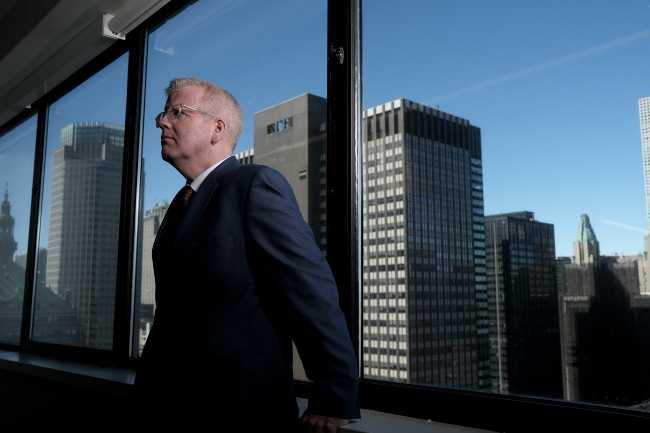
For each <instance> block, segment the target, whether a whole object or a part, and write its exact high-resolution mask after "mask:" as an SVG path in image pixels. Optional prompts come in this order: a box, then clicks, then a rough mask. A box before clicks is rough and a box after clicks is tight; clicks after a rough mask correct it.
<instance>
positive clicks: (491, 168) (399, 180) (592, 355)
mask: <svg viewBox="0 0 650 433" xmlns="http://www.w3.org/2000/svg"><path fill="white" fill-rule="evenodd" d="M649 13H650V12H649V10H648V5H647V2H641V1H631V2H626V3H624V4H623V3H621V2H617V1H600V2H589V1H573V2H563V1H551V2H544V3H530V2H516V1H498V2H468V1H465V2H460V1H454V2H446V1H424V0H423V1H416V0H412V1H408V2H405V3H400V6H399V7H395V5H394V4H393V3H391V2H388V1H382V2H375V1H372V2H365V3H364V7H363V26H362V29H363V32H364V33H363V44H364V46H363V54H364V57H363V65H364V75H363V84H364V86H363V88H364V101H363V108H364V112H363V122H364V126H363V128H362V131H363V135H364V137H363V145H362V151H361V155H362V156H361V157H362V168H361V173H360V178H361V179H362V199H361V206H362V221H363V230H362V233H363V239H362V242H363V251H362V257H361V259H360V260H361V266H362V288H363V292H362V304H363V307H362V308H363V311H362V350H363V356H362V370H363V373H364V377H365V378H367V379H377V380H383V381H392V382H400V383H408V384H416V385H424V386H432V387H447V388H455V389H462V390H472V391H484V392H486V393H497V394H517V395H527V396H536V397H550V398H554V399H558V400H568V401H580V402H591V403H602V404H607V405H615V406H622V407H627V408H636V407H639V406H638V405H641V404H642V403H644V402H647V401H648V400H650V376H649V375H648V373H647V365H648V363H649V362H650V344H649V343H650V321H649V318H650V287H649V286H648V284H649V282H648V278H647V274H648V272H649V271H650V262H649V261H648V248H650V243H649V242H648V239H650V238H648V237H647V236H646V235H647V233H648V232H647V231H646V226H647V225H648V213H647V210H646V201H647V199H646V200H644V170H645V190H646V197H648V195H647V191H649V190H650V181H648V179H649V178H650V176H649V175H648V173H650V168H649V167H650V162H649V161H648V159H650V157H649V156H648V155H650V150H648V149H650V141H649V140H650V132H649V131H650V129H649V125H650V114H649V113H650V108H649V107H650V102H649V101H650V99H649V98H648V97H650V87H649V86H648V74H647V71H648V70H650V57H648V55H647V53H648V52H650V31H649V30H648V14H649ZM640 124H641V135H640V134H639V130H640V128H639V125H640ZM642 143H643V144H642ZM642 148H643V151H642Z"/></svg>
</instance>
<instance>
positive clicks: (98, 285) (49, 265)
mask: <svg viewBox="0 0 650 433" xmlns="http://www.w3.org/2000/svg"><path fill="white" fill-rule="evenodd" d="M127 60H128V59H127V56H126V55H125V56H122V57H121V58H120V59H118V60H116V61H115V62H113V63H112V64H111V65H109V66H107V67H106V68H104V69H103V70H102V71H100V72H99V73H97V74H95V75H94V76H93V77H91V78H90V79H88V80H87V81H86V82H84V83H83V84H81V85H80V86H78V87H77V88H76V89H74V90H73V91H71V92H70V93H68V94H67V95H65V96H64V97H62V98H61V99H60V100H58V101H57V102H56V103H54V104H52V106H51V108H50V115H49V117H48V136H47V144H46V145H47V147H46V159H45V161H46V169H45V176H44V187H43V207H42V209H43V210H42V212H41V213H42V215H43V217H42V222H41V236H40V239H41V249H40V251H39V256H38V262H39V268H41V269H45V284H44V285H40V284H39V285H37V290H36V293H35V305H34V323H33V339H34V340H36V341H46V342H49V343H61V344H69V345H78V346H89V347H96V348H103V349H110V348H111V347H112V346H113V323H114V317H113V313H114V309H115V285H116V270H117V247H118V234H119V220H120V218H119V215H120V196H121V188H122V155H123V149H124V126H123V125H124V113H125V106H126V72H127V68H126V65H127ZM97 101H101V103H100V104H97Z"/></svg>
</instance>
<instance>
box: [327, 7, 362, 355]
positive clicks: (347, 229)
mask: <svg viewBox="0 0 650 433" xmlns="http://www.w3.org/2000/svg"><path fill="white" fill-rule="evenodd" d="M359 12H360V4H359V1H358V0H345V1H334V0H329V1H328V12H327V53H328V59H327V114H328V123H327V252H328V253H327V259H328V262H329V264H330V267H331V268H332V272H333V274H334V278H335V280H336V283H337V285H338V289H339V296H340V305H341V308H342V309H343V312H344V314H345V318H346V320H347V324H348V330H349V332H350V336H351V338H352V342H353V344H354V347H355V352H356V354H357V359H358V354H359V341H360V338H359V317H360V316H359V309H360V303H359V287H358V277H357V275H358V272H357V263H358V246H357V239H358V224H357V217H358V213H357V203H358V200H357V186H358V185H357V184H358V178H357V176H358V175H357V173H358V170H357V159H356V157H357V152H358V145H359V134H360V129H359V128H360V125H361V122H360V120H361V106H360V95H359V93H360V92H359V89H360V87H359V86H360V82H359V77H360V73H361V62H360V52H359V35H360V29H359V23H360V20H359Z"/></svg>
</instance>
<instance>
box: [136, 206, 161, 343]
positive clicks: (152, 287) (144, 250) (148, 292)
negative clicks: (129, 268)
mask: <svg viewBox="0 0 650 433" xmlns="http://www.w3.org/2000/svg"><path fill="white" fill-rule="evenodd" d="M168 208H169V204H168V203H167V202H166V201H163V202H162V204H161V205H158V203H155V204H154V206H153V207H152V208H151V209H148V210H147V211H146V212H145V213H144V217H143V218H142V222H141V227H142V229H141V230H140V235H139V238H138V241H139V243H140V245H141V248H140V251H141V253H140V266H139V267H138V270H137V280H138V284H137V285H136V299H139V300H140V303H139V305H138V304H136V305H138V310H137V311H136V312H135V317H134V323H136V324H137V326H138V327H139V328H138V329H139V331H138V334H137V335H138V340H137V342H136V341H134V351H135V350H137V353H140V352H142V349H143V348H144V343H145V342H146V341H147V337H148V336H149V331H150V330H151V326H152V325H153V318H154V313H155V311H156V277H155V275H154V272H153V258H152V256H151V251H152V250H153V244H154V242H155V241H156V236H157V235H158V230H159V229H160V224H161V223H162V221H163V218H165V214H166V213H167V209H168ZM136 343H137V345H136Z"/></svg>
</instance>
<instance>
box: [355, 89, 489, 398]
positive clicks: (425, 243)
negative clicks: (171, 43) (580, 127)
mask: <svg viewBox="0 0 650 433" xmlns="http://www.w3.org/2000/svg"><path fill="white" fill-rule="evenodd" d="M363 132H364V134H363V150H362V161H363V166H362V190H363V197H362V224H363V264H362V266H363V269H362V272H363V320H362V326H363V334H362V335H363V346H362V347H363V370H364V374H365V377H367V378H372V379H381V380H390V381H396V382H403V383H417V384H426V385H432V386H441V387H451V388H460V389H486V387H489V377H488V376H487V366H488V363H489V361H488V360H487V355H486V354H487V350H486V348H487V298H486V296H487V295H486V268H485V233H484V222H483V216H484V211H483V177H482V162H481V134H480V129H479V128H477V127H475V126H472V125H470V123H469V121H468V120H465V119H461V118H459V117H456V116H453V115H451V114H447V113H444V112H441V111H438V110H435V109H432V108H430V107H426V106H424V105H420V104H417V103H414V102H411V101H408V100H405V99H398V100H395V101H392V102H389V103H386V104H383V105H380V106H377V107H374V108H370V109H368V110H365V111H364V116H363Z"/></svg>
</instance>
